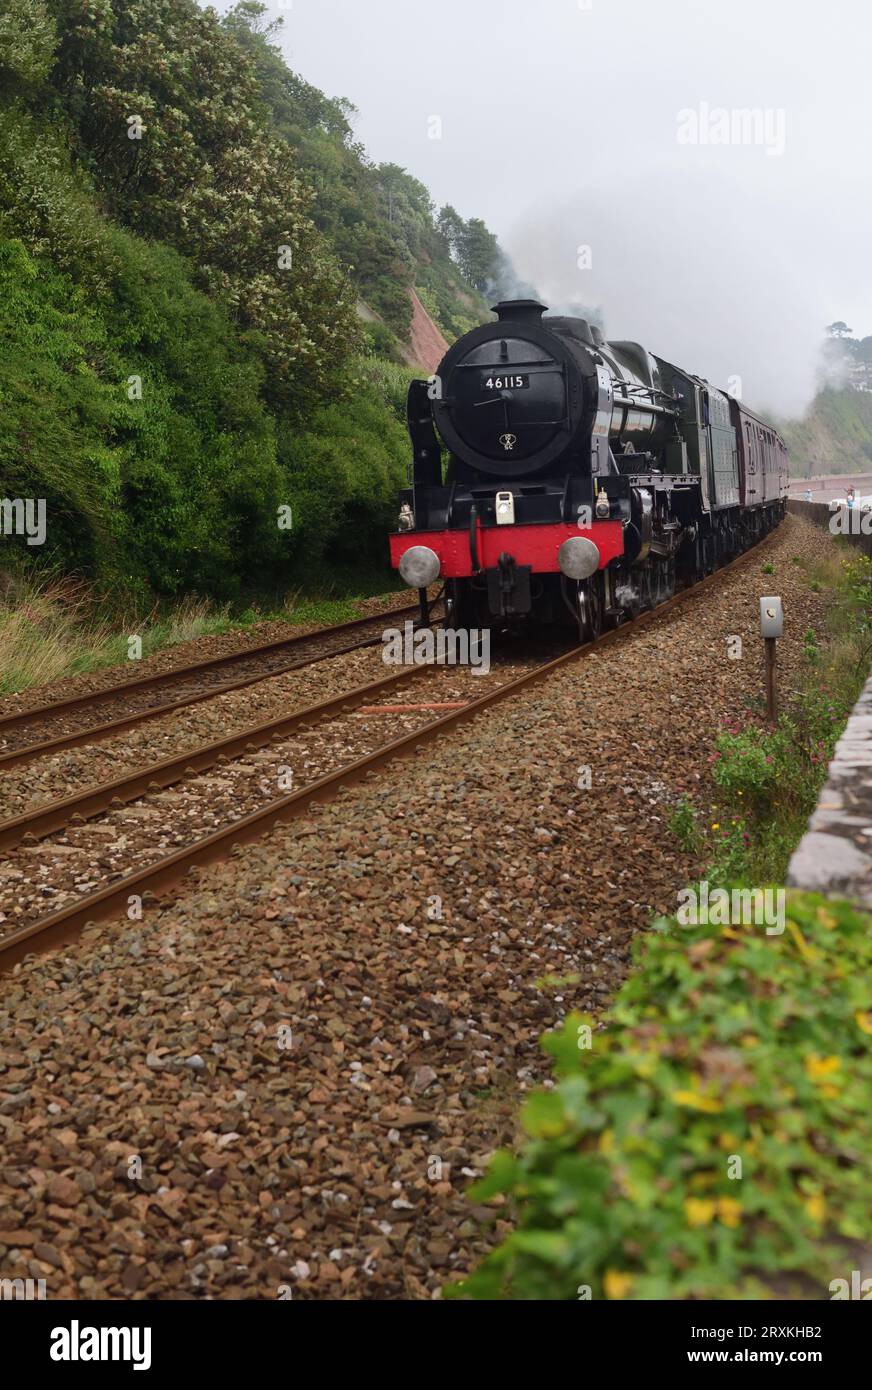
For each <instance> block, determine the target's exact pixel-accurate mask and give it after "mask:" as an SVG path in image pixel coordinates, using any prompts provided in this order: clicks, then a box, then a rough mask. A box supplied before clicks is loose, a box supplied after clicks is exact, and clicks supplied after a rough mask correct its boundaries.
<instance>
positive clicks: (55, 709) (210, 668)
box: [0, 604, 418, 771]
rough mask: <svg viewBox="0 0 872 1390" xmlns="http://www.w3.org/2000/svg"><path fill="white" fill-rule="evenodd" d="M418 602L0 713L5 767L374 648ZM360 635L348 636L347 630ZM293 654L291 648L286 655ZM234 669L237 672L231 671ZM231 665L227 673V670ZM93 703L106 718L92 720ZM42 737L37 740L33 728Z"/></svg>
mask: <svg viewBox="0 0 872 1390" xmlns="http://www.w3.org/2000/svg"><path fill="white" fill-rule="evenodd" d="M417 613H418V606H417V604H414V605H411V606H407V607H404V608H396V609H392V610H389V611H388V612H386V613H379V614H376V615H375V616H374V617H367V618H354V619H353V620H352V621H351V622H347V623H339V624H337V625H336V626H334V627H329V628H322V629H320V630H319V631H318V632H311V633H306V634H303V635H301V636H295V637H285V638H280V639H279V640H277V641H272V642H264V643H261V644H260V645H258V646H253V647H248V648H246V649H244V650H241V651H236V652H230V653H227V654H226V655H224V656H219V657H210V658H208V659H207V660H205V661H197V662H193V663H192V664H190V665H188V666H182V667H179V668H178V669H177V670H174V671H163V672H158V673H155V674H152V675H148V676H139V677H135V678H134V679H132V680H129V681H123V682H121V683H120V684H118V685H115V686H110V687H107V688H106V689H105V690H100V691H97V692H92V693H91V694H86V695H73V696H70V697H69V698H68V699H63V700H54V701H52V702H51V703H49V704H46V705H35V706H32V707H29V708H28V709H24V710H17V711H15V712H14V713H12V714H7V715H2V716H0V771H4V770H7V769H10V768H13V767H17V766H20V765H21V764H23V763H27V762H30V761H32V760H33V759H35V758H39V757H43V756H45V755H47V754H49V753H55V752H57V751H59V750H60V749H62V748H74V747H78V746H80V745H82V744H86V743H95V742H98V741H100V740H101V739H105V738H111V737H112V736H113V735H114V734H118V733H121V732H122V731H123V730H125V729H130V728H133V727H135V726H136V725H137V724H142V723H144V722H145V721H147V720H149V719H156V718H158V717H159V716H160V715H162V714H170V713H172V711H173V710H178V709H182V708H184V707H187V706H189V705H195V704H199V703H200V702H201V701H203V700H210V699H212V698H213V697H214V696H216V695H224V694H226V693H228V692H229V691H232V690H242V689H244V688H245V687H246V686H249V685H255V684H257V682H258V681H262V680H265V679H267V678H268V677H269V676H277V675H283V674H285V673H286V672H290V671H297V670H301V669H302V668H303V667H305V666H312V665H314V664H315V663H316V662H319V661H326V660H328V659H329V658H330V657H336V656H344V655H346V654H347V653H348V652H353V651H358V650H360V649H361V648H363V647H368V646H375V645H376V644H378V643H379V642H380V641H381V640H382V633H383V632H384V629H385V627H386V626H388V625H389V624H390V623H392V622H396V621H399V622H400V623H402V622H404V621H406V620H410V619H413V618H414V617H415V616H416V615H417ZM351 633H355V634H357V635H356V636H355V638H354V639H353V640H351V641H349V640H348V637H349V634H351ZM288 653H293V656H292V657H291V658H290V659H289V658H288ZM234 668H235V670H234ZM228 671H232V672H233V674H231V675H230V676H229V677H227V676H225V674H224V673H226V672H228ZM95 708H97V709H100V710H101V711H102V714H103V718H102V719H99V720H97V721H95V720H94V718H93V715H94V710H95ZM40 732H41V734H42V736H41V737H36V738H34V734H37V735H39V734H40Z"/></svg>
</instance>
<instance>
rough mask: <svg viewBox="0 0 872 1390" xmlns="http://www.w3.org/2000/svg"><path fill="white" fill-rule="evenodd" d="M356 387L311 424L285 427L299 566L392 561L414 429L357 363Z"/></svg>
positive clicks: (283, 459)
mask: <svg viewBox="0 0 872 1390" xmlns="http://www.w3.org/2000/svg"><path fill="white" fill-rule="evenodd" d="M357 367H358V371H359V373H360V374H359V375H357V376H356V377H355V378H354V380H355V382H356V386H357V394H356V395H355V396H354V398H353V399H352V400H351V401H346V402H343V403H342V404H341V405H340V404H336V405H330V406H325V407H323V408H322V409H321V410H318V411H316V412H314V414H313V416H312V420H311V422H310V425H309V427H308V428H307V429H305V430H302V431H296V430H290V429H288V430H282V431H280V433H279V461H280V464H281V466H282V468H283V470H284V471H285V473H286V476H287V488H288V500H289V502H290V503H291V505H292V508H293V518H294V525H293V530H292V531H291V532H290V533H288V534H289V537H290V545H291V548H292V551H293V561H294V572H295V573H296V574H305V573H306V572H308V571H310V570H311V569H313V568H317V567H318V566H319V564H320V562H321V561H323V560H329V561H330V563H331V565H332V564H334V563H337V564H342V562H344V561H349V560H353V561H355V563H358V562H359V563H360V564H363V565H365V564H366V562H367V561H368V560H369V561H372V560H379V561H381V562H382V563H383V564H384V565H385V566H387V532H388V530H389V529H390V527H391V526H392V525H393V524H394V522H395V513H396V499H397V492H398V490H399V489H400V488H401V487H402V486H403V485H404V483H405V476H406V462H407V458H408V452H409V445H408V437H407V435H406V431H405V429H404V427H403V425H402V424H401V423H400V420H399V419H398V418H397V417H396V415H395V414H394V413H393V412H392V411H389V410H388V409H387V408H386V406H385V404H384V403H383V402H382V401H380V400H379V399H378V397H377V395H376V394H375V393H374V391H373V390H372V387H371V383H370V382H368V381H367V379H366V376H365V368H364V367H363V366H362V365H361V364H360V363H358V364H357Z"/></svg>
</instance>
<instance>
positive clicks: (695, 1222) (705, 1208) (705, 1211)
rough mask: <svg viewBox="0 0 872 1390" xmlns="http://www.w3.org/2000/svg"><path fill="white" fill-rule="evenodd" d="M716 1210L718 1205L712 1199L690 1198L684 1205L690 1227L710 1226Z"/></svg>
mask: <svg viewBox="0 0 872 1390" xmlns="http://www.w3.org/2000/svg"><path fill="white" fill-rule="evenodd" d="M716 1210H717V1203H716V1202H713V1201H712V1199H711V1198H710V1197H688V1198H687V1200H686V1201H685V1203H684V1214H685V1216H686V1217H687V1224H688V1225H689V1226H710V1225H711V1224H712V1222H713V1221H714V1218H715V1211H716Z"/></svg>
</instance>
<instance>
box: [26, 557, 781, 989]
mask: <svg viewBox="0 0 872 1390" xmlns="http://www.w3.org/2000/svg"><path fill="white" fill-rule="evenodd" d="M767 539H770V538H767ZM766 545H767V540H764V541H762V542H761V543H760V544H759V545H758V546H755V547H754V548H753V549H752V550H751V551H747V552H745V553H744V554H743V555H741V556H739V557H738V558H737V559H736V560H734V561H733V562H732V563H731V564H730V565H727V566H725V567H724V568H722V569H721V570H718V571H717V572H716V573H715V574H713V575H710V576H708V577H707V578H705V579H703V580H701V581H699V582H698V583H696V584H694V585H692V586H690V587H688V588H686V589H684V590H682V591H681V592H679V593H677V594H676V595H675V596H674V597H673V598H671V599H670V600H668V601H667V602H666V603H663V604H661V605H659V606H658V607H657V608H655V609H652V610H650V611H648V612H646V613H643V614H641V615H640V617H638V618H637V619H636V621H635V622H633V623H631V624H626V625H624V626H621V627H619V628H616V629H614V630H613V631H610V632H607V633H605V634H604V635H603V636H602V637H600V638H599V639H598V641H597V642H595V643H587V644H585V645H584V646H576V647H572V648H571V649H570V650H569V651H566V652H563V653H562V654H561V655H559V656H558V657H556V658H554V659H551V660H546V661H538V662H536V664H534V665H533V666H532V667H531V668H530V669H528V670H524V671H523V672H522V673H521V674H520V675H511V674H510V675H509V676H507V677H506V678H505V679H500V678H499V674H500V671H501V669H504V668H499V667H494V668H493V669H492V671H491V674H490V676H488V677H480V678H473V677H472V676H471V675H470V673H469V672H468V671H467V670H465V669H464V670H463V673H462V679H463V682H464V684H465V686H466V689H465V691H463V690H460V691H459V690H452V684H453V685H455V686H456V684H457V682H458V675H457V672H456V671H455V670H453V668H450V667H435V666H419V667H403V668H402V669H401V670H400V671H399V672H397V673H395V674H392V675H389V676H386V677H384V678H382V679H380V680H378V681H375V682H369V683H368V684H367V685H365V686H361V687H359V688H358V689H356V690H353V691H350V692H346V693H344V694H342V695H340V696H337V697H334V698H332V699H330V700H326V701H323V702H321V703H319V704H316V705H312V706H309V707H308V708H306V709H303V710H299V711H296V712H294V713H291V714H289V715H286V716H283V717H282V718H280V719H275V720H270V721H267V722H266V723H263V724H260V725H257V726H253V727H252V728H249V729H245V730H242V731H241V732H239V733H237V734H235V735H233V736H232V737H230V738H227V739H222V740H219V741H217V742H215V743H212V744H207V745H202V746H201V747H199V748H197V749H195V750H193V751H192V752H187V753H184V754H182V755H178V756H175V757H173V758H170V759H167V760H165V761H164V762H163V763H158V764H154V765H152V766H150V767H146V768H143V769H141V770H140V771H138V772H136V773H135V774H133V775H131V776H127V777H123V778H119V779H117V780H116V781H115V782H113V783H110V784H105V785H101V786H94V787H89V788H85V789H84V790H83V791H81V792H77V793H76V794H75V795H74V796H72V797H69V798H67V800H66V801H63V802H60V803H54V804H51V805H48V806H42V807H37V808H35V809H34V810H32V811H28V812H27V813H26V814H25V815H22V816H18V817H15V818H14V819H13V820H10V821H7V822H4V823H2V824H0V848H3V847H6V848H8V847H9V846H10V845H17V846H19V847H23V848H25V849H30V850H33V849H37V850H38V848H39V841H40V837H44V836H46V835H48V834H51V833H53V832H54V831H56V830H58V829H60V828H62V827H65V826H67V827H79V826H82V825H83V824H86V817H89V816H91V817H93V816H95V815H99V814H100V813H101V812H105V811H107V810H112V809H114V810H116V811H118V810H120V808H122V807H124V806H125V805H128V806H129V805H130V803H131V802H132V801H134V800H135V799H136V798H139V797H142V796H143V793H145V794H146V795H159V794H161V793H165V791H166V789H167V788H168V787H171V786H173V785H175V784H178V783H180V782H183V781H186V780H190V782H191V785H192V786H195V785H196V778H197V777H198V776H199V775H201V774H202V773H203V772H204V771H207V770H209V769H212V768H214V767H215V766H216V765H219V766H224V765H226V763H227V760H228V759H232V758H235V757H238V756H239V755H240V754H243V755H244V756H245V757H248V758H256V757H258V756H262V754H261V753H260V750H262V749H264V748H267V747H269V748H270V750H271V751H270V755H269V758H268V760H267V762H268V765H269V767H270V768H272V769H273V770H274V769H275V767H276V765H277V762H278V761H279V759H280V758H281V759H282V760H284V761H283V766H284V767H285V770H286V772H287V771H288V770H289V766H288V765H289V764H290V762H291V761H292V751H291V749H290V748H289V747H288V746H285V748H284V752H281V749H282V741H284V740H285V739H286V738H287V737H288V735H291V734H296V735H298V736H299V735H306V736H310V735H312V734H313V733H314V734H315V736H316V737H315V742H316V743H317V744H320V746H321V752H322V753H323V751H324V750H325V749H330V750H331V751H332V750H333V748H334V747H335V746H336V745H337V743H342V742H343V740H344V743H345V748H346V752H348V751H350V753H351V756H350V757H347V758H345V759H344V760H342V759H340V762H339V764H338V765H335V759H332V758H328V759H327V760H326V763H325V760H324V757H323V756H319V757H315V758H314V759H313V758H311V757H310V758H309V760H308V770H307V767H306V759H305V758H303V759H302V763H303V775H304V782H303V785H301V786H296V783H295V781H294V789H293V790H290V791H288V792H287V793H286V794H284V795H281V796H278V797H276V796H270V795H268V794H267V793H266V792H265V791H264V790H263V786H262V781H263V779H261V795H260V797H259V798H255V803H256V804H251V805H250V806H248V807H247V806H246V801H247V800H248V799H249V798H248V797H247V795H246V794H243V795H238V794H236V793H235V792H231V796H232V798H233V808H232V811H231V810H230V809H229V808H228V814H227V815H226V816H225V819H224V821H223V823H222V824H220V825H217V826H216V827H215V828H214V829H212V830H211V831H209V833H207V834H199V835H194V836H193V838H191V839H190V840H188V841H186V842H185V843H182V844H181V845H179V846H178V847H177V848H174V849H172V850H171V851H170V852H169V853H165V852H164V853H159V855H158V857H157V858H152V859H151V860H150V861H149V862H147V863H143V864H141V865H138V866H137V867H135V868H134V869H132V870H130V871H129V872H127V873H123V872H121V871H120V870H119V869H118V868H117V867H116V866H115V865H114V864H113V863H112V862H111V860H110V862H109V863H108V865H107V864H106V863H105V856H104V857H103V859H104V863H103V878H104V879H107V878H108V879H109V880H111V881H104V882H103V883H102V884H99V885H93V884H91V883H89V882H88V881H87V880H85V881H84V882H82V881H81V880H80V881H79V882H77V883H76V884H75V891H74V892H72V893H71V894H70V900H69V901H67V902H65V903H64V904H63V905H62V906H60V907H59V908H58V909H57V910H56V911H54V912H52V913H50V914H49V915H47V916H41V917H35V918H34V919H33V920H31V921H28V922H25V923H24V924H23V925H21V926H17V927H13V928H12V930H10V931H9V932H8V934H6V935H5V936H4V937H2V938H0V973H2V972H4V971H8V970H10V969H12V968H13V967H14V966H15V965H16V964H17V963H18V962H19V961H21V960H22V959H24V957H25V956H27V955H28V954H29V953H31V952H32V951H34V950H40V951H43V950H49V949H52V948H55V947H57V946H59V945H62V944H64V943H66V942H67V941H69V940H71V939H73V938H74V937H75V935H76V934H77V933H78V932H80V931H81V930H82V929H83V928H84V927H86V926H88V925H89V924H91V923H96V922H98V921H100V920H104V919H106V918H108V917H111V916H112V915H119V914H120V913H124V912H126V911H127V909H128V907H129V904H130V903H131V902H133V901H136V900H138V901H139V902H141V903H145V904H146V905H150V904H152V903H154V902H155V901H156V895H157V894H158V893H166V892H168V890H171V889H173V888H175V887H176V886H177V885H178V884H179V883H180V882H181V881H182V880H183V879H184V878H185V876H186V875H188V874H190V873H192V872H196V871H197V870H199V869H201V868H203V867H205V866H206V865H208V864H211V863H214V862H216V861H218V860H221V859H224V858H227V857H228V855H230V854H232V853H233V852H234V851H236V850H240V851H241V849H242V847H243V846H244V845H245V844H247V843H251V842H252V841H255V840H257V839H258V838H259V837H260V836H261V835H263V834H264V833H265V832H266V831H268V830H270V829H271V828H272V827H274V826H276V825H281V824H286V823H288V822H289V821H290V820H292V819H294V818H296V817H298V816H300V815H302V814H304V813H305V812H306V810H307V809H308V807H309V806H311V805H312V804H313V803H314V802H318V801H324V800H327V799H329V798H331V797H334V796H337V795H341V794H342V792H343V790H344V789H346V788H350V787H351V786H353V785H354V784H355V783H356V782H359V781H361V780H362V779H364V778H367V777H372V776H375V775H377V773H378V770H379V768H381V767H382V766H384V765H385V764H386V763H388V762H390V761H392V760H394V759H397V758H404V757H410V756H414V754H415V753H416V752H417V751H418V750H419V749H424V748H425V747H426V746H427V744H429V743H431V742H433V741H434V740H436V739H438V738H440V737H442V736H443V735H444V734H445V733H447V732H450V731H451V730H452V729H453V728H455V727H457V726H458V725H459V724H460V723H462V722H464V721H466V720H469V719H473V718H475V717H476V716H478V715H479V714H481V713H483V712H485V711H486V710H487V709H489V708H491V707H492V706H494V705H496V704H498V703H499V702H501V701H502V700H505V699H509V698H511V697H512V696H514V695H516V694H521V693H523V692H524V691H525V690H527V689H529V688H530V687H531V686H532V685H533V684H535V683H536V682H538V681H541V680H544V679H546V678H547V677H548V676H550V675H551V674H552V673H553V672H555V671H557V670H559V669H560V668H561V667H563V666H565V665H566V664H567V663H569V662H572V661H577V660H581V659H584V657H585V655H586V654H589V653H590V652H591V651H593V650H600V649H602V648H603V647H605V646H609V645H612V644H614V643H617V642H623V641H626V640H632V638H633V636H634V634H636V633H637V632H638V631H639V630H640V629H642V628H643V627H645V626H647V625H649V624H650V623H652V622H660V621H662V620H663V618H664V617H665V616H666V615H667V614H668V613H670V612H671V611H674V610H675V609H676V608H677V607H679V606H681V605H683V604H685V603H687V602H688V601H690V600H691V599H693V598H694V597H695V596H698V595H699V594H700V593H701V592H702V591H704V590H705V589H706V588H707V587H709V586H711V585H714V584H718V583H719V582H720V580H721V579H722V578H723V577H724V576H725V575H726V574H727V573H728V572H729V571H730V570H732V569H735V568H737V567H739V566H743V565H746V564H748V563H750V562H753V561H754V560H756V559H757V558H758V557H759V553H760V550H761V548H764V549H765V547H766ZM380 621H381V622H382V626H383V621H384V620H383V619H381V620H380ZM485 681H487V682H488V688H487V689H486V690H484V692H483V693H482V694H478V692H477V690H470V689H469V686H470V684H471V683H473V682H474V683H475V684H476V685H478V684H479V683H484V682H485ZM422 692H423V693H422ZM449 695H451V696H452V698H447V696H449ZM385 696H387V697H389V698H388V702H387V703H384V698H385ZM375 700H380V701H382V703H379V704H375V705H374V704H373V701H375ZM443 708H444V709H445V710H446V712H444V713H441V712H437V711H439V710H440V709H443ZM412 715H415V716H416V717H415V718H414V719H412V718H411V716H412ZM425 715H426V716H429V717H427V718H423V716H425ZM433 715H435V716H436V717H432V716H433ZM355 718H362V719H363V720H364V721H365V722H366V724H367V725H368V734H367V737H366V739H364V740H363V742H368V743H371V742H372V739H371V738H370V737H369V735H370V734H373V733H374V734H375V745H374V746H370V747H366V748H363V749H362V750H361V749H360V748H357V749H355V747H354V743H355V740H354V739H351V740H349V739H348V736H347V733H348V731H347V725H348V721H349V720H351V719H355ZM404 718H405V719H407V721H409V722H411V723H413V724H414V727H412V728H408V727H407V728H404V729H402V731H401V732H399V733H398V732H397V721H398V720H399V721H402V720H403V719H404ZM342 720H344V721H345V725H346V729H345V733H344V734H343V736H342V738H337V730H338V727H339V725H338V724H337V721H342ZM379 721H381V722H379ZM401 727H402V724H401ZM385 734H387V735H388V736H387V737H385ZM309 751H310V752H311V748H310V750H309ZM298 752H299V750H298ZM331 761H332V763H333V765H329V764H330V763H331ZM257 767H258V765H257V764H254V771H255V772H256V771H257ZM249 771H251V768H249ZM251 780H252V779H249V781H251ZM240 807H241V808H242V809H241V813H240ZM162 819H163V820H164V821H165V820H166V819H167V816H166V812H165V811H162ZM180 819H181V818H180V817H178V816H175V817H174V820H175V823H176V824H178V822H179V820H180ZM201 828H202V827H201ZM176 833H177V834H179V835H180V836H181V838H182V839H184V838H185V831H184V830H181V831H177V832H176ZM73 849H74V847H73ZM67 852H69V847H68V846H65V847H64V853H67ZM122 852H124V853H125V854H126V857H127V861H128V862H129V857H130V855H129V847H128V846H127V845H123V846H122ZM21 877H23V878H26V877H27V875H23V874H22V875H21ZM67 891H69V890H67Z"/></svg>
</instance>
